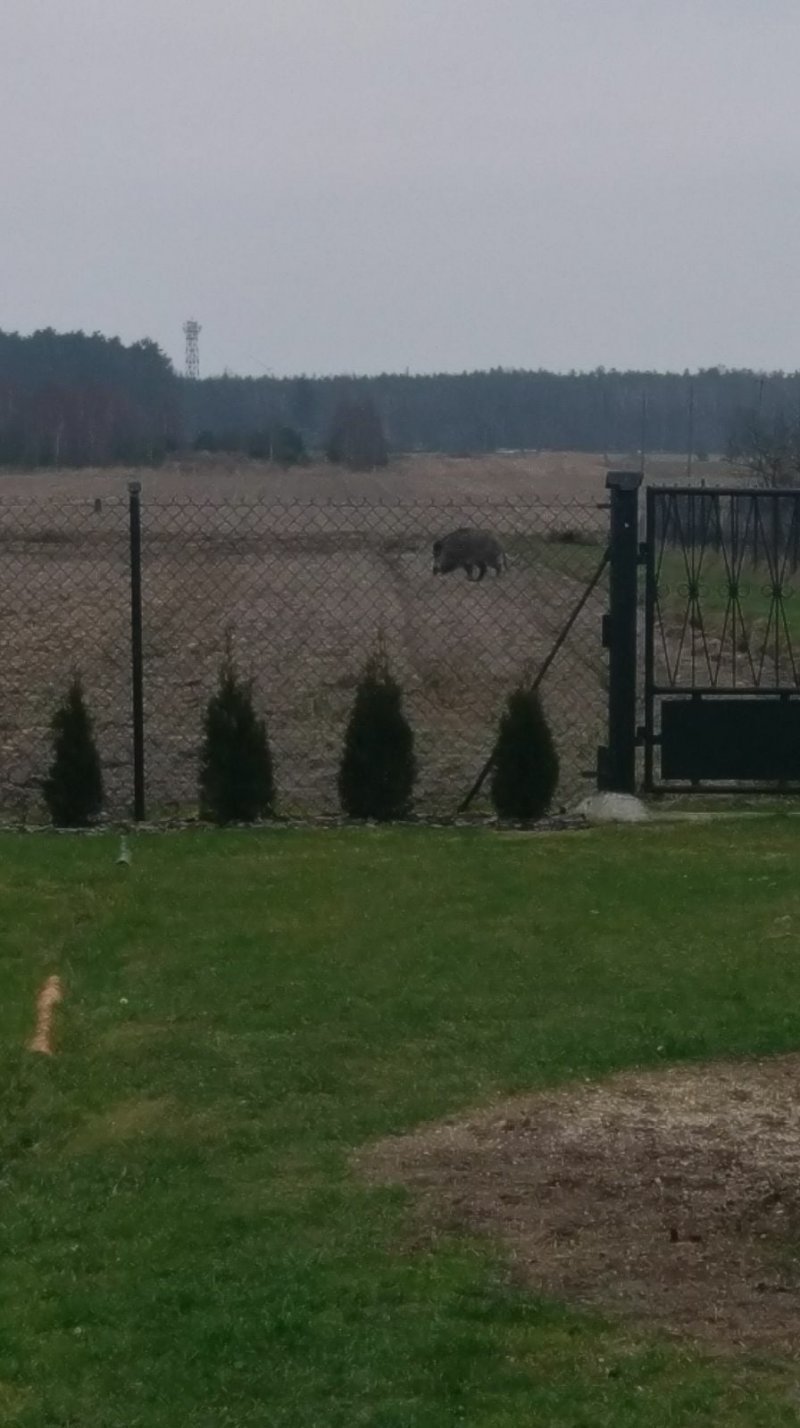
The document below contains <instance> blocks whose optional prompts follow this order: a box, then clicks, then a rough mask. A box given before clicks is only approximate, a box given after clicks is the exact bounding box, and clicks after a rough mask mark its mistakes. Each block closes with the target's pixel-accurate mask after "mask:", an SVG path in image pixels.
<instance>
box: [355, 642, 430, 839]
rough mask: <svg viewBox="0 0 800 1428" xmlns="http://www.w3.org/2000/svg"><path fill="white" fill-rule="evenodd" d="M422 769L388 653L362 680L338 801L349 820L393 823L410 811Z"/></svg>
mask: <svg viewBox="0 0 800 1428" xmlns="http://www.w3.org/2000/svg"><path fill="white" fill-rule="evenodd" d="M416 774H417V766H416V759H415V757H414V734H413V731H412V729H411V726H410V724H409V722H408V720H407V718H406V716H405V713H404V711H403V696H402V691H401V689H400V686H399V684H398V683H397V681H396V680H395V679H394V678H393V676H392V674H391V672H390V670H389V666H388V661H387V658H386V655H385V652H384V651H383V649H381V650H379V652H378V653H377V654H375V655H373V656H372V657H371V658H370V659H369V660H368V661H367V664H366V666H365V668H364V670H363V673H362V675H361V678H360V679H359V682H358V686H357V688H356V696H355V700H354V701H353V708H352V710H351V712H350V718H349V721H348V724H347V730H346V733H345V739H344V749H343V751H342V759H341V763H340V766H339V800H340V802H341V805H342V808H343V810H344V812H345V813H346V814H348V816H349V817H350V818H370V819H375V820H376V821H377V822H379V823H388V822H391V821H392V820H394V819H398V818H404V817H405V816H406V815H407V814H408V813H409V812H410V809H411V799H412V794H413V790H414V781H415V779H416Z"/></svg>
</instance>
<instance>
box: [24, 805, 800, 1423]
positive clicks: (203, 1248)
mask: <svg viewBox="0 0 800 1428" xmlns="http://www.w3.org/2000/svg"><path fill="white" fill-rule="evenodd" d="M799 834H800V824H798V823H797V821H796V820H792V819H781V818H776V819H774V820H768V821H765V822H764V823H759V822H742V823H736V822H730V823H724V824H720V825H713V826H696V827H691V828H686V827H679V826H669V827H666V828H649V829H646V830H638V829H636V830H610V831H605V832H598V833H589V834H572V835H566V834H565V835H549V836H546V837H534V838H529V837H524V836H511V835H508V836H504V835H497V834H491V833H486V832H481V831H471V830H466V831H449V830H442V831H437V832H434V831H426V830H413V829H406V830H389V831H377V830H364V831H350V830H342V831H336V832H322V831H319V832H314V831H280V832H274V833H273V832H266V833H254V834H246V833H233V832H232V833H229V834H209V833H206V834H204V833H196V834H187V835H177V836H176V835H164V836H142V837H140V838H137V839H136V840H135V842H134V860H133V865H132V867H131V868H130V869H127V870H126V869H123V868H119V867H117V866H116V865H115V861H114V859H115V852H116V844H115V842H114V841H113V840H111V839H109V838H106V837H98V838H89V839H71V838H68V837H49V836H29V837H27V838H16V837H13V836H6V837H3V838H2V839H0V918H1V919H2V929H3V932H2V952H1V953H0V975H1V976H2V1001H1V1002H0V1037H1V1038H2V1067H0V1071H1V1072H2V1117H1V1118H0V1254H1V1256H2V1263H0V1422H2V1423H3V1424H6V1423H8V1424H15V1425H21V1428H51V1426H52V1428H54V1426H55V1425H59V1428H66V1425H76V1428H77V1425H80V1428H117V1425H120V1428H122V1425H124V1428H140V1425H141V1428H179V1425H180V1428H201V1425H202V1428H221V1425H237V1428H246V1425H256V1424H257V1425H269V1428H312V1425H314V1428H317V1425H320V1426H321V1428H322V1425H324V1428H345V1426H346V1428H354V1425H369V1428H447V1425H451V1424H454V1425H455V1424H459V1425H469V1428H519V1425H523V1424H524V1425H527V1424H531V1425H537V1428H538V1426H539V1425H546V1426H547V1428H551V1425H552V1428H606V1425H607V1428H612V1425H613V1428H645V1425H646V1428H677V1425H681V1428H684V1425H685V1428H698V1425H718V1426H719V1428H723V1425H724V1428H743V1425H764V1428H776V1425H784V1424H796V1423H798V1422H800V1416H799V1415H798V1398H797V1380H798V1371H797V1368H796V1366H793V1365H790V1364H782V1363H779V1362H774V1363H773V1362H767V1361H764V1360H759V1361H756V1360H753V1359H742V1358H741V1357H739V1358H734V1359H733V1361H731V1362H726V1361H724V1360H711V1359H708V1358H705V1357H704V1356H703V1355H702V1354H701V1353H699V1352H698V1351H696V1350H694V1349H693V1348H691V1347H690V1346H684V1345H680V1344H674V1343H667V1342H666V1341H660V1340H658V1339H657V1338H656V1337H655V1336H650V1335H649V1333H648V1331H647V1328H646V1326H643V1325H631V1324H618V1325H612V1324H609V1323H605V1322H604V1321H603V1320H602V1319H600V1318H598V1317H597V1316H593V1315H591V1316H590V1315H587V1314H585V1313H582V1312H579V1311H577V1310H573V1309H571V1308H570V1307H569V1306H562V1305H554V1304H548V1303H543V1302H541V1301H539V1300H537V1298H536V1297H535V1296H534V1295H532V1294H530V1293H529V1292H527V1291H526V1290H524V1289H523V1288H521V1287H518V1286H515V1285H514V1284H513V1282H512V1278H511V1276H510V1274H509V1272H508V1267H507V1265H506V1263H505V1261H504V1259H503V1255H502V1250H501V1249H500V1248H499V1247H498V1248H493V1247H492V1246H491V1245H488V1244H475V1243H471V1242H467V1241H466V1240H464V1239H463V1238H460V1237H459V1236H458V1235H455V1234H454V1235H452V1236H448V1237H444V1238H442V1239H440V1240H438V1241H437V1242H434V1243H431V1242H430V1240H429V1239H427V1238H426V1237H424V1236H423V1237H419V1235H417V1237H416V1239H415V1236H414V1232H413V1219H412V1217H411V1215H410V1213H409V1205H408V1201H407V1199H406V1198H405V1197H404V1195H403V1193H402V1192H400V1191H398V1190H383V1189H372V1188H368V1187H366V1186H365V1185H364V1184H362V1183H361V1182H360V1181H359V1179H358V1177H357V1175H356V1174H355V1173H354V1172H353V1170H352V1169H351V1166H350V1160H349V1157H350V1153H351V1151H352V1150H353V1149H354V1148H356V1147H359V1146H361V1145H362V1144H363V1143H365V1142H368V1141H370V1140H371V1139H373V1138H375V1137H378V1136H384V1135H386V1134H387V1133H391V1132H400V1131H404V1130H407V1129H408V1128H410V1127H412V1126H415V1125H416V1124H418V1123H419V1122H423V1121H426V1120H429V1119H432V1118H435V1117H439V1116H442V1115H444V1114H446V1113H452V1112H455V1111H458V1110H459V1109H462V1108H463V1109H466V1108H469V1107H475V1106H478V1105H480V1104H483V1103H485V1102H487V1101H490V1100H491V1098H493V1097H495V1096H498V1095H500V1094H503V1093H506V1092H512V1091H515V1090H517V1089H521V1088H527V1087H532V1086H537V1085H543V1084H547V1083H554V1082H556V1081H563V1080H565V1079H569V1078H575V1077H597V1076H601V1075H603V1074H605V1073H606V1072H609V1071H611V1070H613V1069H614V1068H617V1067H623V1066H630V1065H634V1064H646V1063H650V1064H652V1063H658V1062H661V1061H663V1062H666V1061H669V1060H671V1059H679V1058H704V1057H713V1056H716V1055H719V1054H730V1053H733V1054H745V1053H750V1052H758V1053H769V1052H773V1051H775V1052H777V1051H786V1050H789V1049H791V1048H796V1047H797V1046H798V1045H800V956H799V955H798V951H799V950H800V949H799V947H798V934H800V882H799V881H798V875H797V874H798V852H799V851H800V849H799V847H798V842H799V836H798V835H799ZM51 972H58V973H59V974H60V975H61V976H62V977H63V978H64V981H65V984H66V990H67V997H66V1001H65V1003H64V1004H63V1006H62V1007H61V1008H60V1009H59V1012H58V1043H59V1054H58V1056H57V1057H56V1058H55V1059H53V1060H52V1061H48V1060H46V1059H44V1058H36V1057H33V1056H31V1055H30V1054H28V1053H26V1052H25V1051H24V1049H23V1047H24V1042H25V1040H26V1038H27V1037H28V1035H29V1034H30V1030H31V1024H32V1019H33V1007H34V999H35V994H36V990H37V988H38V987H39V985H40V984H41V982H42V980H43V978H44V977H45V976H46V975H47V974H49V973H51Z"/></svg>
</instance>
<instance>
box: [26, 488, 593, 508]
mask: <svg viewBox="0 0 800 1428" xmlns="http://www.w3.org/2000/svg"><path fill="white" fill-rule="evenodd" d="M599 494H600V493H598V495H599ZM96 500H101V501H102V504H103V506H104V507H105V506H123V505H124V506H125V507H127V505H128V500H129V497H128V493H127V491H126V492H125V493H124V494H122V493H118V492H115V493H112V494H111V495H102V496H83V497H75V496H60V495H58V494H56V493H53V494H52V495H44V494H40V495H35V496H34V495H31V496H28V495H16V494H15V495H11V496H6V495H4V494H3V493H2V491H0V509H4V508H5V509H25V510H41V511H53V510H81V509H85V508H86V507H87V506H93V505H94V503H95V501H96ZM140 501H141V505H142V507H143V509H144V508H150V509H152V510H167V509H169V510H187V511H192V510H195V511H201V510H206V509H210V510H221V511H224V510H258V511H265V510H267V511H268V510H276V511H293V510H318V511H465V510H466V511H469V510H475V511H488V510H492V511H553V512H570V511H575V512H589V511H591V512H596V511H602V510H606V509H607V506H608V502H607V501H603V500H598V499H595V498H589V499H575V498H570V497H555V498H554V497H552V496H548V497H546V498H545V497H541V498H540V497H535V496H534V497H531V498H530V499H529V498H527V497H508V496H506V497H502V498H501V499H496V498H494V497H486V498H481V497H476V496H463V497H455V496H454V497H448V498H447V499H446V500H442V499H441V498H435V497H431V499H430V500H426V499H424V498H420V497H415V498H414V499H411V500H399V501H398V500H380V499H376V500H372V499H370V498H356V499H352V498H351V499H347V500H337V499H335V498H331V499H328V498H322V499H320V498H318V497H310V498H304V497H302V496H296V497H294V496H293V497H291V498H288V499H287V498H286V497H281V498H275V499H273V498H271V497H270V495H269V493H265V494H264V495H263V496H255V497H254V496H251V495H235V494H231V495H227V496H226V495H220V496H217V495H199V494H198V495H191V494H190V495H174V494H172V493H170V494H168V495H162V494H161V493H160V492H158V491H155V492H153V491H142V492H141V493H140Z"/></svg>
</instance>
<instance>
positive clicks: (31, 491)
mask: <svg viewBox="0 0 800 1428" xmlns="http://www.w3.org/2000/svg"><path fill="white" fill-rule="evenodd" d="M609 462H610V463H611V464H613V465H616V466H625V465H628V466H630V465H631V464H632V458H630V457H627V458H626V457H624V456H619V457H611V458H609V461H607V460H606V459H605V458H604V457H602V456H600V455H586V454H584V453H570V452H555V453H553V452H550V453H548V452H540V453H521V454H508V455H503V454H496V455H491V456H486V457H480V458H478V457H476V458H471V459H459V458H455V457H447V456H409V457H404V458H401V459H398V460H396V461H393V462H392V463H391V464H390V466H389V467H388V468H387V469H386V470H385V471H379V472H370V473H366V474H354V473H350V472H345V471H341V470H339V469H337V468H332V467H330V466H327V465H322V464H320V465H311V466H308V467H302V468H298V469H295V470H292V471H281V470H279V469H277V468H273V467H271V466H270V465H268V464H266V463H263V462H254V461H248V460H246V459H239V458H236V459H233V458H231V459H229V460H220V459H219V458H216V457H214V458H207V459H203V458H201V457H199V456H195V457H192V458H187V459H183V460H176V461H175V462H172V463H171V464H168V465H166V466H164V467H162V468H160V469H158V470H155V471H141V470H133V469H131V470H112V471H78V472H75V471H53V472H36V473H31V472H20V473H16V474H14V473H5V474H3V475H0V638H1V639H2V659H0V814H2V815H4V816H6V817H9V816H10V817H12V818H23V819H36V818H37V817H39V816H40V814H41V799H40V787H41V780H42V778H43V776H44V774H45V772H46V768H47V764H48V761H49V756H50V755H49V723H50V719H51V717H52V713H53V709H54V706H55V704H56V702H57V700H58V699H59V697H60V695H61V693H62V692H63V689H64V686H65V684H66V682H67V680H68V679H69V677H70V675H71V673H72V671H73V670H78V671H80V673H81V674H82V676H83V679H84V683H85V685H86V689H87V694H88V696H89V700H90V704H91V708H92V710H93V713H94V715H95V720H96V725H97V731H98V741H99V744H100V752H101V756H102V759H103V767H104V773H105V780H106V788H107V802H108V808H109V811H110V812H111V813H113V814H115V815H119V814H124V813H125V812H126V811H127V810H128V809H129V807H130V802H131V779H132V768H131V759H132V754H131V743H132V741H131V665H130V577H129V537H128V483H129V481H132V480H135V481H138V482H140V483H141V486H142V525H143V605H144V612H143V617H144V657H145V671H144V673H145V713H146V759H147V790H148V805H149V809H150V811H151V812H153V813H170V814H175V813H183V812H185V811H188V810H190V809H191V807H192V806H193V805H194V803H195V799H196V770H197V752H198V744H199V740H200V733H201V721H202V715H203V709H204V706H205V702H206V700H207V698H208V695H209V693H210V692H211V690H212V688H213V686H214V682H215V678H216V673H217V669H218V666H219V661H220V658H221V656H222V653H223V650H224V647H225V641H226V636H227V634H228V632H230V633H231V634H232V636H233V641H234V648H235V652H236V655H237V659H238V660H239V662H240V664H241V666H242V668H243V670H244V672H246V673H249V674H252V676H253V677H254V679H255V685H256V694H257V700H258V702H259V705H260V707H261V709H262V710H263V712H264V713H265V714H266V716H267V720H268V725H269V729H270V734H271V739H272V744H273V753H274V756H275V760H276V775H277V782H278V788H279V791H280V799H281V811H283V812H286V813H299V814H302V815H314V814H317V815H320V814H330V813H332V812H335V811H336V806H337V801H336V765H337V761H338V757H339V753H340V749H341V740H342V734H343V729H344V724H345V721H346V718H347V714H348V710H349V708H350V705H351V702H352V698H353V691H354V688H355V684H356V681H357V678H358V674H359V671H360V669H361V667H362V666H363V664H364V661H365V659H366V658H367V656H368V655H369V654H370V653H371V651H372V650H373V649H374V647H375V643H376V640H377V638H378V635H379V633H380V632H382V634H383V637H384V639H385V641H386V644H387V646H388V649H389V654H390V657H391V660H392V663H393V665H394V667H395V672H396V673H397V675H398V677H399V678H400V680H401V682H402V684H403V688H404V692H405V697H406V702H407V706H408V711H409V714H410V717H411V718H412V720H413V723H414V727H415V730H416V733H417V752H418V760H419V767H420V779H419V784H418V809H419V811H420V812H423V813H452V812H453V811H454V810H455V808H456V806H457V804H458V803H459V801H460V799H461V798H462V797H463V795H464V794H465V792H466V790H467V789H468V788H469V787H470V785H471V784H472V782H473V779H474V777H475V775H476V773H477V771H478V769H479V768H480V767H481V765H482V764H483V762H484V760H485V758H486V756H487V754H488V753H489V751H490V749H491V747H492V744H493V741H494V737H495V732H496V727H497V720H498V718H499V715H500V712H501V710H502V707H503V702H504V700H505V698H506V696H507V694H508V692H509V690H510V689H511V687H513V685H514V683H516V682H517V681H518V680H519V678H520V677H521V675H523V674H526V673H528V672H529V671H530V670H532V669H536V668H537V667H538V666H539V664H540V663H541V661H542V660H543V659H544V657H545V656H546V654H547V653H548V651H549V649H550V647H551V646H552V644H553V642H554V640H555V639H556V637H557V635H558V633H559V630H560V629H561V628H562V626H563V624H564V622H565V620H566V619H567V616H568V615H569V613H570V611H571V609H572V608H573V606H574V605H575V603H576V601H577V600H578V598H579V596H580V594H581V591H582V589H583V587H584V586H585V584H586V581H587V579H588V578H589V575H590V573H591V571H592V569H593V568H594V567H595V566H596V564H597V562H598V560H599V556H600V554H601V553H602V546H603V543H604V541H605V537H606V530H607V520H608V517H607V512H606V511H605V510H604V509H602V507H603V505H604V502H605V489H604V482H605V472H606V469H607V466H608V464H609ZM682 469H683V464H682V462H681V461H680V460H678V459H672V460H667V459H663V460H661V461H659V462H653V463H652V470H653V473H654V474H657V475H658V477H659V479H678V478H679V477H680V475H681V472H682ZM704 469H705V468H704ZM708 469H709V470H710V471H711V470H714V471H717V473H718V471H719V467H718V466H717V465H715V464H713V463H711V464H710V465H709V468H708ZM697 474H698V475H702V471H700V470H699V469H698V471H697ZM461 524H469V525H484V526H488V527H489V528H490V529H494V530H496V531H497V533H498V534H499V535H500V536H501V538H502V539H503V540H504V542H505V543H506V546H507V549H508V552H509V557H510V567H509V570H508V572H507V574H506V575H504V576H503V577H502V578H501V579H499V580H498V579H495V578H494V577H493V576H489V575H487V577H486V579H485V580H483V581H482V582H481V583H480V584H469V583H468V582H467V581H466V580H465V578H464V576H463V574H458V575H450V576H448V577H445V578H440V579H436V578H434V577H433V576H432V573H431V555H430V549H431V543H432V541H433V539H435V538H436V536H437V535H441V534H444V533H446V531H447V530H450V529H453V528H454V527H455V526H457V525H461ZM571 536H572V537H574V536H577V537H578V538H579V541H582V542H584V544H583V545H581V544H569V543H568V542H569V539H570V537H571ZM549 542H551V543H549ZM561 542H563V543H561ZM587 542H588V544H586V543H587ZM592 544H594V545H596V547H597V549H595V550H593V549H591V548H590V547H591V545H592ZM605 601H606V593H605V590H604V587H603V586H602V585H601V586H599V587H598V589H597V591H596V593H595V595H594V596H593V598H592V599H591V600H590V602H589V603H588V604H587V606H586V608H585V610H584V612H583V614H582V615H581V617H580V619H579V620H578V622H577V623H576V625H575V627H574V629H573V631H572V633H571V635H570V638H569V640H568V641H567V643H566V644H565V646H564V648H563V649H562V651H561V652H560V654H559V655H558V658H557V660H556V662H555V663H554V665H553V667H552V669H551V670H550V673H549V674H548V676H547V681H546V683H545V685H544V686H543V697H544V702H545V707H546V709H547V711H548V714H549V716H550V719H551V723H552V725H553V729H554V734H555V737H556V741H557V744H558V746H559V751H560V754H561V761H562V780H561V790H560V799H561V802H562V803H564V802H570V801H571V800H572V799H574V798H576V797H578V796H579V795H580V794H581V793H582V792H583V791H584V790H585V789H586V788H588V787H589V783H590V779H587V774H590V771H591V770H592V769H593V767H594V763H595V758H596V747H597V744H598V743H599V742H602V740H603V736H604V712H605V690H604V685H603V674H604V658H603V653H602V650H601V647H600V639H599V628H600V617H601V614H602V611H603V609H604V608H605Z"/></svg>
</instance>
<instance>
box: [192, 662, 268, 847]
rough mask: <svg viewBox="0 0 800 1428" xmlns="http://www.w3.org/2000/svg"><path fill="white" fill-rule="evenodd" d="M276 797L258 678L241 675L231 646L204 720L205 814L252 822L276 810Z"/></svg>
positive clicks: (202, 800) (202, 802) (216, 820)
mask: <svg viewBox="0 0 800 1428" xmlns="http://www.w3.org/2000/svg"><path fill="white" fill-rule="evenodd" d="M274 801H275V788H274V781H273V773H272V755H271V753H270V748H269V741H268V739H267V728H266V724H265V722H264V720H263V719H259V718H258V716H257V714H256V711H255V708H254V705H253V684H252V680H242V679H240V677H239V675H238V673H237V670H236V666H235V664H234V661H233V657H232V655H231V653H230V651H228V653H227V654H226V656H225V659H224V660H223V662H222V665H221V667H220V672H219V684H218V687H217V690H216V692H215V693H214V694H213V695H212V696H211V698H210V699H209V701H208V707H207V709H206V714H205V719H204V723H203V746H202V750H201V755H200V814H201V817H203V818H208V819H211V821H212V822H214V823H219V824H223V823H252V822H253V821H254V820H255V819H256V818H263V817H266V816H268V815H269V814H271V813H272V811H273V805H274Z"/></svg>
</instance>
